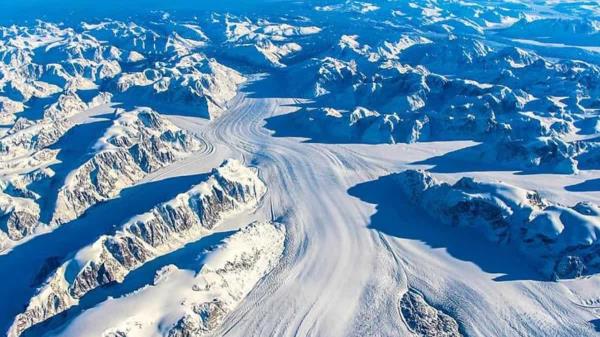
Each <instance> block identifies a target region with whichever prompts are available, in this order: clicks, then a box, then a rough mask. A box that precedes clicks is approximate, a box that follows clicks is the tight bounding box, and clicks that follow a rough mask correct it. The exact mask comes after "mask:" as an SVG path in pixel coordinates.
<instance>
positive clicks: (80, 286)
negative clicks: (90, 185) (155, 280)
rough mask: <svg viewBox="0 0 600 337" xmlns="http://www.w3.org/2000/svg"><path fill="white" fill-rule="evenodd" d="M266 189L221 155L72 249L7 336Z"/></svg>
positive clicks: (117, 278)
mask: <svg viewBox="0 0 600 337" xmlns="http://www.w3.org/2000/svg"><path fill="white" fill-rule="evenodd" d="M265 193H266V186H265V185H264V183H263V182H262V181H261V180H260V179H259V177H258V174H257V172H256V171H254V170H252V169H250V168H247V167H245V166H243V165H242V164H241V163H239V162H238V161H235V160H228V161H226V162H225V163H224V164H223V165H222V166H221V167H219V168H217V169H214V170H213V171H212V172H211V174H210V176H209V177H208V178H207V180H206V181H204V182H202V183H200V184H198V185H196V186H194V187H192V188H191V189H190V190H188V191H187V192H185V193H182V194H179V195H178V196H176V197H175V198H174V199H172V200H171V201H168V202H165V203H163V204H160V205H157V206H155V207H154V208H153V209H152V210H150V211H149V212H147V213H144V214H141V215H138V216H135V217H134V218H132V219H131V220H129V221H128V222H127V223H125V224H124V225H122V227H121V229H119V230H118V231H117V232H116V233H115V234H113V235H105V236H102V237H101V238H99V239H98V240H97V241H96V242H94V243H92V244H91V245H89V246H87V247H85V248H83V249H81V250H80V251H79V252H77V253H76V254H75V256H74V257H73V258H71V259H70V260H68V261H66V262H65V263H64V264H63V265H62V266H60V267H59V268H58V269H57V270H56V272H54V273H53V274H52V276H50V277H49V279H48V280H47V281H46V283H45V284H44V285H43V286H42V287H41V288H40V289H38V291H37V294H36V295H35V296H34V297H33V298H32V300H31V302H30V304H29V306H28V307H27V309H26V311H25V312H24V313H22V314H19V315H18V316H17V317H16V319H15V322H14V324H13V325H12V327H11V329H10V332H9V336H11V337H14V336H19V335H20V334H21V333H22V332H23V331H24V330H26V329H28V328H29V327H31V326H32V325H34V324H37V323H39V322H42V321H44V320H46V319H48V318H50V317H52V316H54V315H56V314H57V313H59V312H62V311H65V310H67V309H68V308H69V307H71V306H73V305H76V304H77V303H78V301H79V299H80V298H81V297H83V296H84V295H85V294H86V293H88V292H89V291H91V290H93V289H95V288H97V287H99V286H102V285H105V284H108V283H111V282H122V281H123V280H124V278H125V277H126V276H127V274H128V273H130V272H131V271H132V270H135V269H136V268H138V267H140V266H141V265H143V264H144V263H145V262H147V261H149V260H151V259H154V258H156V257H158V256H161V255H164V254H166V253H168V252H171V251H173V250H175V249H178V248H180V247H182V246H183V245H185V244H186V243H189V242H192V241H196V240H198V239H200V238H201V237H203V236H205V235H207V234H208V233H210V232H211V231H212V230H213V229H214V227H215V226H217V225H218V224H219V223H220V222H221V221H223V220H225V219H227V218H230V217H232V216H234V215H236V214H239V213H241V212H243V211H247V210H253V209H255V208H256V207H257V205H258V203H259V201H260V200H261V198H262V196H263V195H264V194H265Z"/></svg>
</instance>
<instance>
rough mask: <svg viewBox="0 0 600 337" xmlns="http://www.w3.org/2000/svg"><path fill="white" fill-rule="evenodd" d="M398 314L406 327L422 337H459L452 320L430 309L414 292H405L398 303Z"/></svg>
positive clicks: (455, 324)
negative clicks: (400, 314) (399, 313)
mask: <svg viewBox="0 0 600 337" xmlns="http://www.w3.org/2000/svg"><path fill="white" fill-rule="evenodd" d="M400 312H401V313H402V317H403V318H404V321H405V323H406V324H407V325H408V327H409V328H410V329H411V330H412V331H413V332H414V333H415V334H416V335H418V336H422V337H441V336H443V337H460V336H462V334H461V333H460V332H459V330H458V324H457V323H456V321H455V320H454V318H452V317H450V316H449V315H447V314H445V313H443V312H441V311H440V310H437V309H436V308H434V307H432V306H431V305H430V304H429V303H427V301H425V299H424V298H423V296H422V295H421V294H419V293H417V292H416V291H413V290H409V291H407V292H406V293H405V294H404V295H403V296H402V299H401V301H400Z"/></svg>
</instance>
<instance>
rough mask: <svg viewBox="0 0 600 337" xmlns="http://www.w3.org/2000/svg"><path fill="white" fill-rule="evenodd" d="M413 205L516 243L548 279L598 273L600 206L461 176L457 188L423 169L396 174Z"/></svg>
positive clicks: (495, 239)
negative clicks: (564, 201) (564, 203)
mask: <svg viewBox="0 0 600 337" xmlns="http://www.w3.org/2000/svg"><path fill="white" fill-rule="evenodd" d="M393 177H394V180H395V181H396V182H397V187H398V190H399V192H400V193H402V194H403V195H404V196H405V197H406V198H407V199H408V201H409V202H411V203H413V204H415V205H416V206H418V207H419V208H421V209H423V211H425V212H426V213H427V214H429V215H430V216H432V217H433V218H434V219H436V220H439V221H441V222H442V223H444V224H447V225H449V226H458V227H471V228H474V229H475V230H477V231H478V232H480V233H481V234H482V235H483V236H484V237H485V238H486V239H487V240H489V241H492V242H497V243H502V244H509V245H514V246H515V248H517V249H518V250H519V251H520V252H521V254H523V255H524V256H526V257H528V258H529V259H530V260H531V261H532V262H533V263H534V264H536V265H537V266H539V269H540V271H541V272H542V273H543V274H545V275H546V276H548V277H555V278H573V277H579V276H582V275H586V274H593V273H597V272H598V271H600V259H599V258H598V252H599V251H600V244H599V242H598V237H599V235H600V212H599V209H598V206H597V205H593V204H589V203H579V204H577V205H575V206H572V207H566V206H562V205H559V204H556V203H552V202H550V201H548V200H545V199H542V198H541V197H540V195H539V194H538V193H537V192H533V191H527V190H524V189H521V188H518V187H514V186H511V185H508V184H504V183H487V182H480V181H476V180H474V179H473V178H462V179H461V180H459V181H458V182H457V183H456V184H454V185H449V184H447V183H444V182H439V181H438V180H436V179H435V178H433V177H432V176H431V175H429V174H428V173H426V172H424V171H414V170H408V171H404V172H401V173H399V174H396V175H394V176H393Z"/></svg>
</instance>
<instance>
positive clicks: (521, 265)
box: [348, 175, 547, 281]
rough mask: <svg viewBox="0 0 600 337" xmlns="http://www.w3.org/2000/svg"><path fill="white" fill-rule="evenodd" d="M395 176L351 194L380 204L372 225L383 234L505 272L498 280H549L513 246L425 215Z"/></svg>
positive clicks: (372, 183)
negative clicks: (487, 238)
mask: <svg viewBox="0 0 600 337" xmlns="http://www.w3.org/2000/svg"><path fill="white" fill-rule="evenodd" d="M395 185H396V183H395V182H394V181H393V175H388V176H384V177H380V178H379V179H377V180H374V181H370V182H366V183H361V184H358V185H356V186H354V187H352V188H350V189H349V190H348V193H349V194H350V195H352V196H354V197H357V198H359V199H361V200H362V201H364V202H367V203H370V204H375V205H377V207H376V210H377V212H376V213H375V214H374V215H373V216H371V223H370V225H369V228H372V229H375V230H377V231H380V232H382V233H384V234H387V235H390V236H393V237H397V238H402V239H408V240H416V241H421V242H423V243H425V244H427V245H428V246H430V247H431V248H434V249H445V250H446V251H447V252H448V254H450V255H451V256H452V257H453V258H455V259H458V260H461V261H468V262H472V263H474V264H476V265H477V266H478V267H479V268H481V269H482V270H483V271H485V272H487V273H493V274H503V275H501V276H498V277H496V278H494V280H495V281H511V280H540V281H541V280H547V279H546V278H544V277H543V276H542V275H541V274H539V273H537V272H536V271H535V270H534V269H533V268H532V267H531V266H529V265H528V264H527V263H526V262H523V261H524V259H523V257H521V256H519V255H518V254H517V253H516V252H514V250H512V249H511V247H507V246H501V245H497V244H494V243H490V242H489V241H487V240H486V239H485V238H484V237H483V236H482V235H479V234H478V233H476V232H475V231H474V230H471V229H467V228H457V227H450V226H447V225H443V224H441V223H439V222H438V221H436V220H435V219H433V218H431V217H430V216H428V215H426V214H425V211H423V210H420V209H419V207H418V206H414V205H413V204H412V203H411V202H410V200H408V199H407V198H406V197H404V196H402V195H401V194H400V193H399V192H398V190H397V189H396V188H395V187H394V186H395Z"/></svg>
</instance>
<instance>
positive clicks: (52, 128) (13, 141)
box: [0, 119, 73, 159]
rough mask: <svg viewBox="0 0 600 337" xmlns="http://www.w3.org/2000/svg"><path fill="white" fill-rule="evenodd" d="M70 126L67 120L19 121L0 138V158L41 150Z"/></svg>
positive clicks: (53, 141)
mask: <svg viewBox="0 0 600 337" xmlns="http://www.w3.org/2000/svg"><path fill="white" fill-rule="evenodd" d="M72 125H73V123H71V122H69V121H68V120H56V121H55V120H51V119H47V120H43V121H41V122H39V123H32V122H30V121H27V120H25V119H19V120H17V122H16V123H15V124H14V125H13V127H12V128H11V129H10V130H9V131H8V134H7V135H6V136H4V137H2V138H0V156H2V157H4V158H6V159H10V158H15V157H18V156H24V155H27V154H31V153H32V152H35V151H38V150H42V149H44V148H46V147H48V146H50V145H52V144H54V143H55V142H56V141H57V140H58V139H59V138H60V137H61V136H62V135H63V134H64V133H65V132H66V131H67V130H68V129H69V128H71V126H72Z"/></svg>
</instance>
